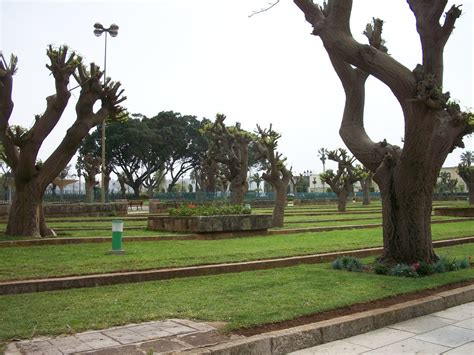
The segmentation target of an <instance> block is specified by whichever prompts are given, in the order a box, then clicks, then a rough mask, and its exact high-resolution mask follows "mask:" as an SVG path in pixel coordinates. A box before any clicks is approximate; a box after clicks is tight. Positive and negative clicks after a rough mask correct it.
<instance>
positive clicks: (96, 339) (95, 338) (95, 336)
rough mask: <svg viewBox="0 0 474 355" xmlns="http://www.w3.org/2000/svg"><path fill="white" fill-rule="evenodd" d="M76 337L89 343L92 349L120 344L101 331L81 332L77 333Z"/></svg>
mask: <svg viewBox="0 0 474 355" xmlns="http://www.w3.org/2000/svg"><path fill="white" fill-rule="evenodd" d="M76 338H77V339H79V340H80V341H82V342H84V343H86V344H87V345H89V346H90V347H91V348H92V349H102V348H109V347H112V346H117V345H120V343H119V342H117V341H115V340H113V339H112V338H109V337H108V336H107V335H105V334H103V333H101V332H87V333H80V334H76Z"/></svg>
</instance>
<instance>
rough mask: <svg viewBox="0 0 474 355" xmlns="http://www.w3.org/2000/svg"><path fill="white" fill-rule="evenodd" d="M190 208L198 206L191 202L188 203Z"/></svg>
mask: <svg viewBox="0 0 474 355" xmlns="http://www.w3.org/2000/svg"><path fill="white" fill-rule="evenodd" d="M188 208H196V205H193V204H192V203H190V204H189V205H188Z"/></svg>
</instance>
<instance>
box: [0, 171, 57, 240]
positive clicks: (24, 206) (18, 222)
mask: <svg viewBox="0 0 474 355" xmlns="http://www.w3.org/2000/svg"><path fill="white" fill-rule="evenodd" d="M44 190H45V188H44V187H41V186H40V185H39V184H38V182H37V181H36V179H33V180H31V181H30V182H28V183H26V184H25V183H21V182H19V181H17V182H16V193H15V198H14V199H13V202H12V206H11V209H10V215H9V217H8V224H7V229H6V234H7V235H13V236H29V237H33V238H40V237H46V236H48V235H55V234H54V231H52V230H51V229H49V228H48V227H47V226H46V222H45V220H44V213H43V194H44Z"/></svg>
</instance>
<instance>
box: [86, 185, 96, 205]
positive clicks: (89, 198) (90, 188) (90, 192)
mask: <svg viewBox="0 0 474 355" xmlns="http://www.w3.org/2000/svg"><path fill="white" fill-rule="evenodd" d="M85 185H86V203H94V186H95V181H93V182H92V183H91V182H90V181H88V180H86V184H85Z"/></svg>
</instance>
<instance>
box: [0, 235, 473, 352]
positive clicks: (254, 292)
mask: <svg viewBox="0 0 474 355" xmlns="http://www.w3.org/2000/svg"><path fill="white" fill-rule="evenodd" d="M468 252H470V253H472V252H474V245H473V244H471V245H465V246H463V247H462V248H461V247H450V248H443V249H442V250H438V253H439V254H441V255H443V254H444V255H445V254H447V253H449V255H450V256H457V257H458V258H461V257H463V256H466V254H467V253H468ZM472 279H474V268H470V269H467V270H460V271H456V272H450V273H444V274H437V275H433V276H429V277H424V278H419V279H409V278H398V277H389V276H380V275H375V274H367V273H350V272H346V271H336V270H332V269H331V268H330V266H329V264H318V265H300V266H295V267H289V268H280V269H271V270H263V271H253V272H243V273H238V274H225V275H218V276H207V277H195V278H185V279H174V280H167V281H154V282H145V283H139V284H136V283H135V284H122V285H116V286H106V287H97V288H88V289H73V290H65V291H54V292H42V293H33V294H21V295H7V296H0V343H1V341H6V340H8V339H13V338H29V337H34V336H38V335H53V334H62V333H70V332H79V331H84V330H88V329H100V328H106V327H110V326H116V325H122V324H127V323H135V322H142V321H147V320H157V319H166V318H188V319H198V320H207V321H225V322H228V325H227V330H232V329H237V328H241V327H252V326H256V325H261V324H265V323H270V322H276V321H283V320H288V319H294V318H297V317H299V316H303V315H308V314H314V313H318V312H322V311H326V310H331V309H335V308H338V307H343V306H347V305H351V304H355V303H360V302H368V301H372V300H376V299H381V298H385V297H388V296H393V295H398V294H403V293H409V292H414V291H418V290H424V289H429V288H433V287H436V286H439V285H443V284H448V283H453V282H458V281H465V280H472Z"/></svg>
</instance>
